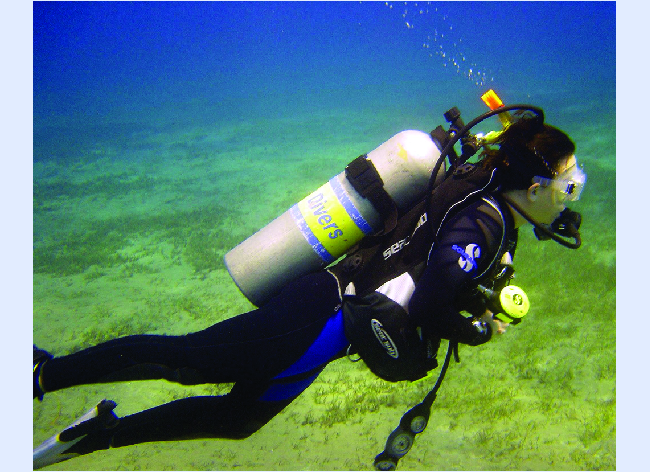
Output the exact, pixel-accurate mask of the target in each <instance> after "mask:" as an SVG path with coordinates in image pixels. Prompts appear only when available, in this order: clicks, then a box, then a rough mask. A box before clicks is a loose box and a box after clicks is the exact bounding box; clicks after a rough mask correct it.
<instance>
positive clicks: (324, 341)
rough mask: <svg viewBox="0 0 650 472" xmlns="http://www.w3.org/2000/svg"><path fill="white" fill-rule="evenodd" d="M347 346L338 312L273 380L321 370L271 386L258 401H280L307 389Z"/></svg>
mask: <svg viewBox="0 0 650 472" xmlns="http://www.w3.org/2000/svg"><path fill="white" fill-rule="evenodd" d="M349 344H350V343H349V342H348V340H347V338H346V337H345V332H344V329H343V312H342V311H341V310H339V311H338V313H337V314H336V315H334V316H333V317H331V318H330V319H329V320H327V323H326V324H325V327H324V328H323V330H322V331H321V333H320V334H319V335H318V338H316V340H315V341H314V343H313V344H312V345H311V346H310V347H309V349H307V351H306V352H305V353H304V354H303V355H302V357H301V358H300V359H298V360H297V361H296V362H295V363H294V364H293V365H292V366H290V367H289V368H288V369H287V370H285V371H283V372H281V373H280V374H278V375H276V376H275V377H274V378H273V380H279V379H284V378H287V377H292V376H295V375H300V374H304V373H306V372H309V371H310V370H314V369H316V368H318V367H319V366H320V367H321V369H319V370H318V372H316V373H315V374H314V375H313V376H310V377H308V378H306V379H300V380H297V381H295V382H291V383H281V384H274V385H271V387H270V388H269V389H268V390H267V391H266V392H264V394H263V395H262V396H261V397H260V400H262V401H281V400H286V399H288V398H291V397H294V396H296V395H299V394H300V393H302V391H303V390H305V389H306V388H307V387H309V386H310V385H311V383H312V382H313V381H314V380H316V377H318V374H320V373H321V371H322V370H323V368H324V367H325V366H326V365H327V363H328V362H329V361H330V360H332V358H333V357H334V356H335V355H337V354H338V353H339V352H341V350H343V349H345V348H346V347H347V346H348V345H349Z"/></svg>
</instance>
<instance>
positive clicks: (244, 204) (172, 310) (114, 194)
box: [33, 112, 616, 470]
mask: <svg viewBox="0 0 650 472" xmlns="http://www.w3.org/2000/svg"><path fill="white" fill-rule="evenodd" d="M384 118H387V119H386V120H384ZM389 121H391V120H390V119H388V117H382V116H378V115H372V116H359V115H355V114H353V113H345V112H331V113H324V114H322V115H320V116H311V117H307V118H305V117H295V118H291V119H271V118H269V119H260V120H259V121H258V122H246V121H241V122H229V123H215V124H214V125H202V126H196V127H187V126H185V127H183V126H181V127H160V128H157V129H156V128H152V129H153V131H149V132H141V133H134V134H131V135H125V136H124V139H121V140H118V141H117V142H115V143H101V144H97V146H94V147H86V148H82V149H78V150H74V151H71V152H70V155H68V156H67V157H66V158H65V159H63V158H61V157H57V158H53V159H51V160H42V161H37V162H36V163H35V164H34V342H35V343H36V344H37V345H38V346H39V347H42V348H44V349H47V350H49V351H51V352H52V353H54V354H57V355H62V354H66V353H70V352H74V351H76V350H79V349H82V348H84V347H87V346H90V345H93V344H95V343H98V342H101V341H105V340H107V339H110V338H113V337H116V336H123V335H129V334H142V333H150V334H182V333H186V332H190V331H196V330H199V329H203V328H205V327H207V326H210V325H211V324H213V323H216V322H218V321H220V320H223V319H226V318H229V317H232V316H235V315H236V314H238V313H241V312H243V311H247V310H250V309H251V308H252V305H251V304H250V303H249V302H248V301H247V300H246V299H245V298H244V297H243V296H242V295H241V294H240V293H239V291H238V290H237V288H236V287H235V285H234V284H233V283H232V280H231V279H230V276H229V275H228V273H227V271H226V269H225V267H224V265H223V262H222V259H223V256H224V254H225V253H226V252H227V251H228V250H229V249H230V248H232V247H233V246H234V245H236V244H237V243H238V242H239V241H241V240H243V239H244V238H246V237H247V236H249V235H250V234H252V233H253V232H254V231H255V230H257V229H258V228H260V227H262V226H264V225H265V224H266V223H267V222H268V221H270V220H271V219H273V218H274V217H276V216H277V215H279V214H280V213H282V212H284V211H285V210H286V209H288V208H289V207H290V206H291V205H292V204H293V203H295V202H297V201H299V200H300V199H302V198H303V197H304V196H306V195H307V194H309V193H310V192H311V191H313V190H314V189H315V188H317V187H318V186H320V185H321V184H322V183H324V182H325V181H326V180H327V179H329V178H330V177H331V176H333V175H335V174H337V173H338V172H340V171H342V170H343V168H344V167H345V165H346V164H347V163H348V162H349V161H351V160H352V159H354V158H355V157H356V156H358V155H359V154H362V153H364V152H368V151H370V150H372V149H373V148H375V147H377V146H378V145H379V144H381V142H383V141H385V140H386V139H388V138H389V137H390V136H392V135H393V134H395V133H397V132H399V131H401V130H402V129H406V128H408V127H416V126H411V125H408V124H407V123H406V122H407V121H408V119H407V118H405V119H404V120H403V121H404V125H403V127H401V128H391V127H390V126H387V125H385V124H384V123H385V122H389ZM391 122H392V123H394V122H395V120H394V118H393V119H392V121H391ZM418 123H419V122H418ZM437 124H438V123H437V122H435V123H434V122H432V123H431V125H430V127H431V128H433V127H435V126H436V125H437ZM575 126H576V129H577V136H576V135H575V134H574V139H575V140H576V141H577V144H578V148H579V150H580V149H581V148H582V149H583V150H584V151H583V154H581V155H580V156H581V157H580V158H581V159H582V161H583V162H584V163H585V169H586V170H587V172H588V174H589V182H588V186H587V189H586V190H585V193H584V197H583V198H582V199H581V201H580V202H578V205H576V208H577V209H578V211H581V212H582V213H583V217H584V221H585V222H584V224H583V238H584V244H583V247H582V248H581V249H580V250H579V251H576V252H572V251H569V250H567V249H564V248H561V247H559V246H557V245H555V244H553V243H551V242H546V243H537V242H536V241H535V239H534V237H533V236H532V234H530V233H531V231H529V230H525V231H523V232H522V234H521V237H520V244H519V249H518V253H517V258H516V260H515V267H516V268H517V270H518V276H517V279H516V283H517V284H518V285H520V286H522V287H523V288H525V289H526V291H527V293H528V295H529V297H530V298H531V301H532V309H531V312H530V314H529V315H528V316H527V318H526V319H525V321H524V322H523V323H522V324H520V325H519V326H516V327H512V328H511V329H509V331H508V332H507V333H506V335H504V336H503V337H501V338H500V339H495V340H494V341H491V342H490V343H487V344H486V345H484V346H480V347H477V348H470V347H466V346H462V347H461V349H460V356H461V360H462V362H461V363H460V364H458V365H456V364H452V365H451V367H450V369H449V372H448V375H447V378H446V379H445V382H444V384H443V386H442V388H441V390H440V392H439V395H438V399H437V400H436V402H435V404H434V408H433V412H432V415H431V419H430V424H429V426H428V428H427V430H426V431H425V432H424V433H423V434H422V435H420V436H418V438H417V439H416V443H415V445H414V447H413V449H412V451H411V452H410V453H409V454H408V455H407V456H406V457H405V458H403V459H402V460H401V461H400V463H399V469H401V470H567V469H569V470H605V469H609V470H611V469H615V467H616V442H615V432H616V390H615V382H616V354H615V315H616V313H615V301H616V300H615V285H616V272H615V266H616V251H615V247H616V246H615V185H614V177H615V176H614V172H613V169H615V144H614V139H615V138H614V130H613V129H612V130H611V131H609V133H611V134H607V131H603V129H605V128H604V127H603V129H601V130H600V131H601V132H600V133H597V134H596V133H593V132H592V130H589V129H586V128H579V127H578V125H575ZM586 126H587V125H585V127H586ZM589 126H594V125H593V123H592V124H590V125H589ZM324 130H327V132H324ZM424 131H429V129H424ZM596 148H597V149H598V153H595V152H594V153H593V154H592V153H590V150H594V149H596ZM603 150H604V151H603ZM439 357H440V360H442V359H441V358H442V357H444V344H443V347H442V348H441V351H440V353H439ZM434 380H435V377H434V378H433V379H431V380H430V382H428V383H427V382H421V383H418V384H417V385H411V384H407V383H398V384H390V383H388V382H384V381H381V380H379V379H377V378H375V377H374V376H373V375H372V374H371V373H370V372H369V371H368V370H367V369H366V368H365V366H363V363H356V364H353V363H351V362H349V361H348V360H347V359H341V360H338V361H336V362H334V363H332V364H330V365H329V366H328V367H327V368H326V369H325V371H324V372H323V373H322V374H321V375H320V377H319V378H318V379H317V380H316V381H315V382H314V384H313V385H312V386H311V387H310V388H309V389H308V390H307V391H306V392H305V393H304V394H303V395H302V396H301V397H299V398H298V399H297V400H296V401H295V402H294V403H293V404H291V405H290V406H289V407H287V408H286V409H285V410H284V411H283V412H282V413H281V414H280V415H278V416H277V417H276V418H274V419H273V420H272V421H271V422H270V423H269V424H268V425H267V426H265V427H264V428H263V429H262V430H260V431H259V432H257V433H255V434H254V435H253V436H252V437H250V438H248V439H246V440H243V441H230V440H215V439H205V440H194V441H185V442H174V443H151V444H142V445H137V446H132V447H125V448H120V449H112V450H109V451H100V452H96V453H93V454H90V455H88V456H84V457H79V458H76V459H73V460H70V461H67V462H64V463H61V464H58V465H54V466H51V467H49V468H48V469H50V470H307V469H309V470H367V469H371V468H372V461H373V459H374V457H375V455H376V454H378V453H379V452H381V451H382V449H383V446H384V442H385V440H386V437H387V436H388V434H389V433H390V432H391V431H392V430H393V429H394V428H395V427H396V426H397V424H398V422H399V419H400V418H401V416H402V414H403V413H404V412H405V411H406V410H408V409H409V408H410V407H412V406H413V405H415V404H416V403H418V402H419V401H421V400H422V398H423V397H424V395H425V394H426V392H427V391H428V390H429V389H430V388H431V386H432V385H433V382H434ZM228 388H229V386H227V385H225V386H211V385H207V386H197V387H185V386H178V385H174V384H171V383H168V382H162V381H144V382H127V383H121V384H102V385H90V386H81V387H75V388H72V389H68V390H65V391H59V392H54V393H51V394H47V395H46V397H45V400H44V402H42V403H39V402H38V401H35V402H34V438H33V439H34V445H37V444H39V443H40V442H41V441H43V440H45V439H46V438H48V437H49V436H51V435H52V434H54V433H55V432H57V431H59V430H61V429H62V428H64V427H65V426H67V425H68V424H69V423H71V422H72V421H73V420H74V419H75V418H77V417H78V416H79V415H81V414H82V413H83V412H84V411H85V410H87V409H88V408H90V407H92V406H93V405H94V404H96V403H97V402H98V401H99V400H101V399H103V398H108V399H112V400H114V401H116V402H117V404H118V407H117V409H116V413H117V414H118V415H120V416H124V415H128V414H131V413H134V412H137V411H140V410H142V409H144V408H149V407H152V406H155V405H158V404H160V403H164V402H168V401H171V400H174V399H178V398H183V397H185V396H189V395H206V394H222V393H225V392H226V391H227V390H228Z"/></svg>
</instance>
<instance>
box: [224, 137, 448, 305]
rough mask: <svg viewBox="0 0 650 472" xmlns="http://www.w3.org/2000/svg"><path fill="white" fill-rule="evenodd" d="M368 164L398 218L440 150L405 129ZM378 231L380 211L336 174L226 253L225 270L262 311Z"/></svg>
mask: <svg viewBox="0 0 650 472" xmlns="http://www.w3.org/2000/svg"><path fill="white" fill-rule="evenodd" d="M365 158H366V159H367V160H368V161H370V163H372V165H374V168H375V169H376V171H377V173H378V174H379V177H381V181H382V182H383V188H384V190H385V191H386V193H387V194H388V195H389V196H390V197H391V198H392V200H393V202H394V203H395V206H396V207H397V210H398V211H399V212H400V213H403V212H405V211H406V210H408V209H409V208H410V207H411V206H412V205H414V204H415V203H417V202H418V201H420V200H421V199H422V198H423V197H424V195H425V193H426V189H427V186H428V184H429V179H430V177H431V173H432V172H433V169H434V167H435V165H436V163H437V162H438V159H439V158H440V149H439V148H438V145H437V144H436V142H435V141H434V140H433V139H432V138H431V136H430V135H429V134H427V133H424V132H422V131H415V130H407V131H402V132H401V133H398V134H396V135H395V136H393V137H392V138H390V139H389V140H388V141H386V142H385V143H383V144H382V145H381V146H379V147H378V148H377V149H375V150H373V151H371V152H369V153H368V154H367V156H365ZM444 167H445V166H444V165H443V166H441V167H440V171H439V172H438V175H437V177H436V183H438V182H439V181H440V180H442V179H443V178H444V174H445V168H444ZM383 229H384V222H383V218H382V216H381V214H380V212H379V211H378V210H377V209H376V208H375V206H374V205H373V204H372V203H371V202H370V200H369V199H367V198H366V197H364V196H362V195H361V194H360V193H359V192H358V191H357V190H355V188H354V187H353V185H352V183H351V182H350V181H349V179H348V178H347V177H346V173H345V172H341V173H340V174H338V175H336V176H334V177H333V178H332V179H330V180H329V182H327V183H325V184H324V185H322V186H321V187H320V188H319V189H317V190H316V191H314V192H313V193H311V194H310V195H308V196H307V197H305V198H304V199H303V200H302V201H300V202H298V203H296V204H295V205H294V206H293V207H291V208H290V209H289V210H287V211H286V212H285V213H283V214H282V215H280V216H279V217H278V218H276V219H275V220H273V221H271V222H270V223H269V224H268V225H266V226H265V227H264V228H262V229H261V230H259V231H258V232H256V233H255V234H253V235H252V236H251V237H249V238H248V239H246V240H245V241H243V242H242V243H240V244H239V245H237V246H236V247H235V248H234V249H232V250H231V251H229V252H228V253H227V254H226V256H225V263H226V268H227V269H228V272H229V273H230V276H231V277H232V278H233V280H234V281H235V283H236V284H237V286H238V287H239V289H240V290H241V292H242V293H243V294H244V295H245V296H246V298H248V300H250V301H251V302H252V303H253V304H254V305H256V306H260V305H261V304H263V303H265V302H266V301H268V300H269V299H270V298H271V297H273V296H274V295H276V294H277V293H278V292H279V291H280V290H281V289H282V287H284V286H285V285H286V284H287V283H288V282H290V281H292V280H295V279H297V278H298V277H300V276H302V275H306V274H308V273H310V272H313V271H316V270H318V269H320V268H323V267H325V266H327V265H329V264H331V263H332V262H334V261H336V260H337V259H338V258H339V257H341V256H342V255H344V254H345V253H346V251H347V250H348V249H350V248H351V247H352V246H354V245H355V244H357V243H358V242H359V241H361V239H363V238H364V237H365V236H367V235H372V234H376V233H378V232H380V231H381V230H383Z"/></svg>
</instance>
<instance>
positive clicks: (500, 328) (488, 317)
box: [481, 310, 510, 334]
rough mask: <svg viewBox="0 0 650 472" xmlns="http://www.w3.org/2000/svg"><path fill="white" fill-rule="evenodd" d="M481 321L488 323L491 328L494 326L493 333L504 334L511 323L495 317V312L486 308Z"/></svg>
mask: <svg viewBox="0 0 650 472" xmlns="http://www.w3.org/2000/svg"><path fill="white" fill-rule="evenodd" d="M481 321H483V322H484V323H488V324H489V325H490V328H492V333H493V334H503V333H505V332H506V328H507V327H508V326H509V324H510V323H504V322H503V321H500V320H497V319H496V318H494V313H492V312H491V311H490V310H485V313H484V314H483V316H481Z"/></svg>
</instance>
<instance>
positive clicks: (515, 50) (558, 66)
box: [34, 2, 615, 159]
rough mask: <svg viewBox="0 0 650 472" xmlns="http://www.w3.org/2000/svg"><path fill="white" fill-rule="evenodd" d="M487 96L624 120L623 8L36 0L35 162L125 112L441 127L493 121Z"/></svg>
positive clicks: (147, 119)
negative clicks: (618, 34)
mask: <svg viewBox="0 0 650 472" xmlns="http://www.w3.org/2000/svg"><path fill="white" fill-rule="evenodd" d="M405 12H406V13H405ZM407 23H408V24H409V25H411V26H412V27H409V26H407ZM434 39H436V40H437V41H436V42H434ZM427 43H428V44H429V45H430V46H429V48H425V47H424V46H423V45H424V44H427ZM440 45H442V49H440ZM434 51H441V52H444V54H445V55H446V57H445V58H442V57H441V56H440V55H435V54H434V55H433V57H430V56H429V54H431V53H432V52H434ZM451 58H455V59H456V62H457V63H459V64H460V67H459V68H457V67H455V66H453V64H452V63H451V62H450V59H451ZM463 59H464V60H463ZM470 69H472V70H473V71H472V73H473V77H474V78H476V77H479V78H480V79H481V81H479V82H481V84H480V85H477V84H476V81H475V80H472V79H470V78H468V74H470V73H469V70H470ZM489 87H493V88H495V89H496V90H497V92H498V93H500V94H501V95H502V96H503V97H504V100H506V101H507V102H509V103H515V102H533V103H535V104H537V105H540V106H543V107H545V108H547V114H548V115H549V118H551V119H552V118H556V117H559V114H560V113H561V112H562V110H563V109H566V108H567V107H569V106H578V105H580V104H585V103H587V104H592V105H591V108H590V109H589V110H588V113H589V114H590V117H591V118H594V119H598V118H599V117H597V116H596V114H598V113H609V114H613V113H614V105H615V88H614V87H615V3H613V2H485V3H482V2H479V3H473V2H451V3H436V2H414V3H411V2H408V4H406V5H405V4H404V3H403V2H389V4H388V5H386V4H385V3H383V2H382V3H378V2H367V3H357V2H340V3H339V2H334V3H331V2H296V3H293V2H262V3H257V2H243V3H242V2H225V3H221V2H215V3H212V2H208V3H194V2H180V3H174V2H171V3H167V2H162V3H158V2H151V3H149V2H142V3H140V2H135V3H124V2H90V3H86V2H83V3H67V2H66V3H64V2H61V3H59V2H51V3H50V2H43V3H42V2H36V3H35V4H34V124H35V133H36V137H37V142H36V150H37V152H36V156H35V158H36V159H39V158H40V157H41V156H40V152H39V149H40V145H41V144H42V141H41V139H43V140H46V139H47V134H49V133H44V134H41V132H42V131H43V130H45V129H47V127H48V126H58V125H59V124H60V123H61V122H62V120H63V119H65V120H66V121H65V123H66V124H67V125H68V126H69V125H70V124H71V122H72V123H75V124H78V123H81V124H80V129H79V130H78V133H77V134H78V138H79V139H82V138H83V137H88V135H92V136H94V137H106V136H105V135H104V134H103V133H104V132H105V130H104V129H101V125H102V124H103V120H104V119H105V118H107V117H111V118H113V119H114V120H115V119H116V117H119V121H122V122H124V121H129V120H127V118H126V116H127V115H128V116H129V117H130V118H131V120H130V123H129V125H131V126H132V125H134V126H138V125H139V126H147V125H150V124H152V125H155V124H158V125H160V121H162V120H163V116H164V117H165V118H166V119H167V120H168V121H169V120H171V121H175V122H178V121H179V120H190V121H191V122H193V123H202V122H209V121H214V120H215V118H216V119H220V120H231V119H246V118H247V117H253V116H259V115H265V116H291V115H294V116H295V115H297V114H300V115H305V116H308V115H309V114H313V113H318V112H319V111H322V110H323V109H344V110H349V112H350V113H354V112H355V110H359V111H363V110H371V111H372V110H379V109H386V108H390V109H394V110H401V111H402V113H414V112H418V113H426V112H428V113H430V114H431V125H435V124H437V120H439V113H440V112H441V111H445V110H446V109H447V108H448V107H451V106H454V105H456V106H459V108H461V110H462V111H463V112H464V113H465V114H466V116H467V117H470V116H475V115H476V114H477V113H479V112H482V111H483V108H482V104H481V103H480V102H479V101H478V100H477V99H476V97H477V96H478V95H480V94H481V93H482V92H483V91H485V89H487V88H489ZM443 108H444V109H443ZM154 109H155V110H159V112H158V113H157V115H158V116H157V117H155V118H154V117H152V116H151V110H154ZM160 110H165V112H163V113H162V115H163V116H160V115H161V112H160ZM563 118H565V119H566V117H563ZM570 118H573V119H578V118H579V119H584V113H582V114H580V116H579V117H576V116H571V117H570ZM152 121H154V123H152ZM155 121H158V123H155ZM396 121H397V118H396ZM95 126H98V127H100V129H97V128H95ZM113 132H115V130H113ZM66 139H73V138H70V137H67V138H66Z"/></svg>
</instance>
